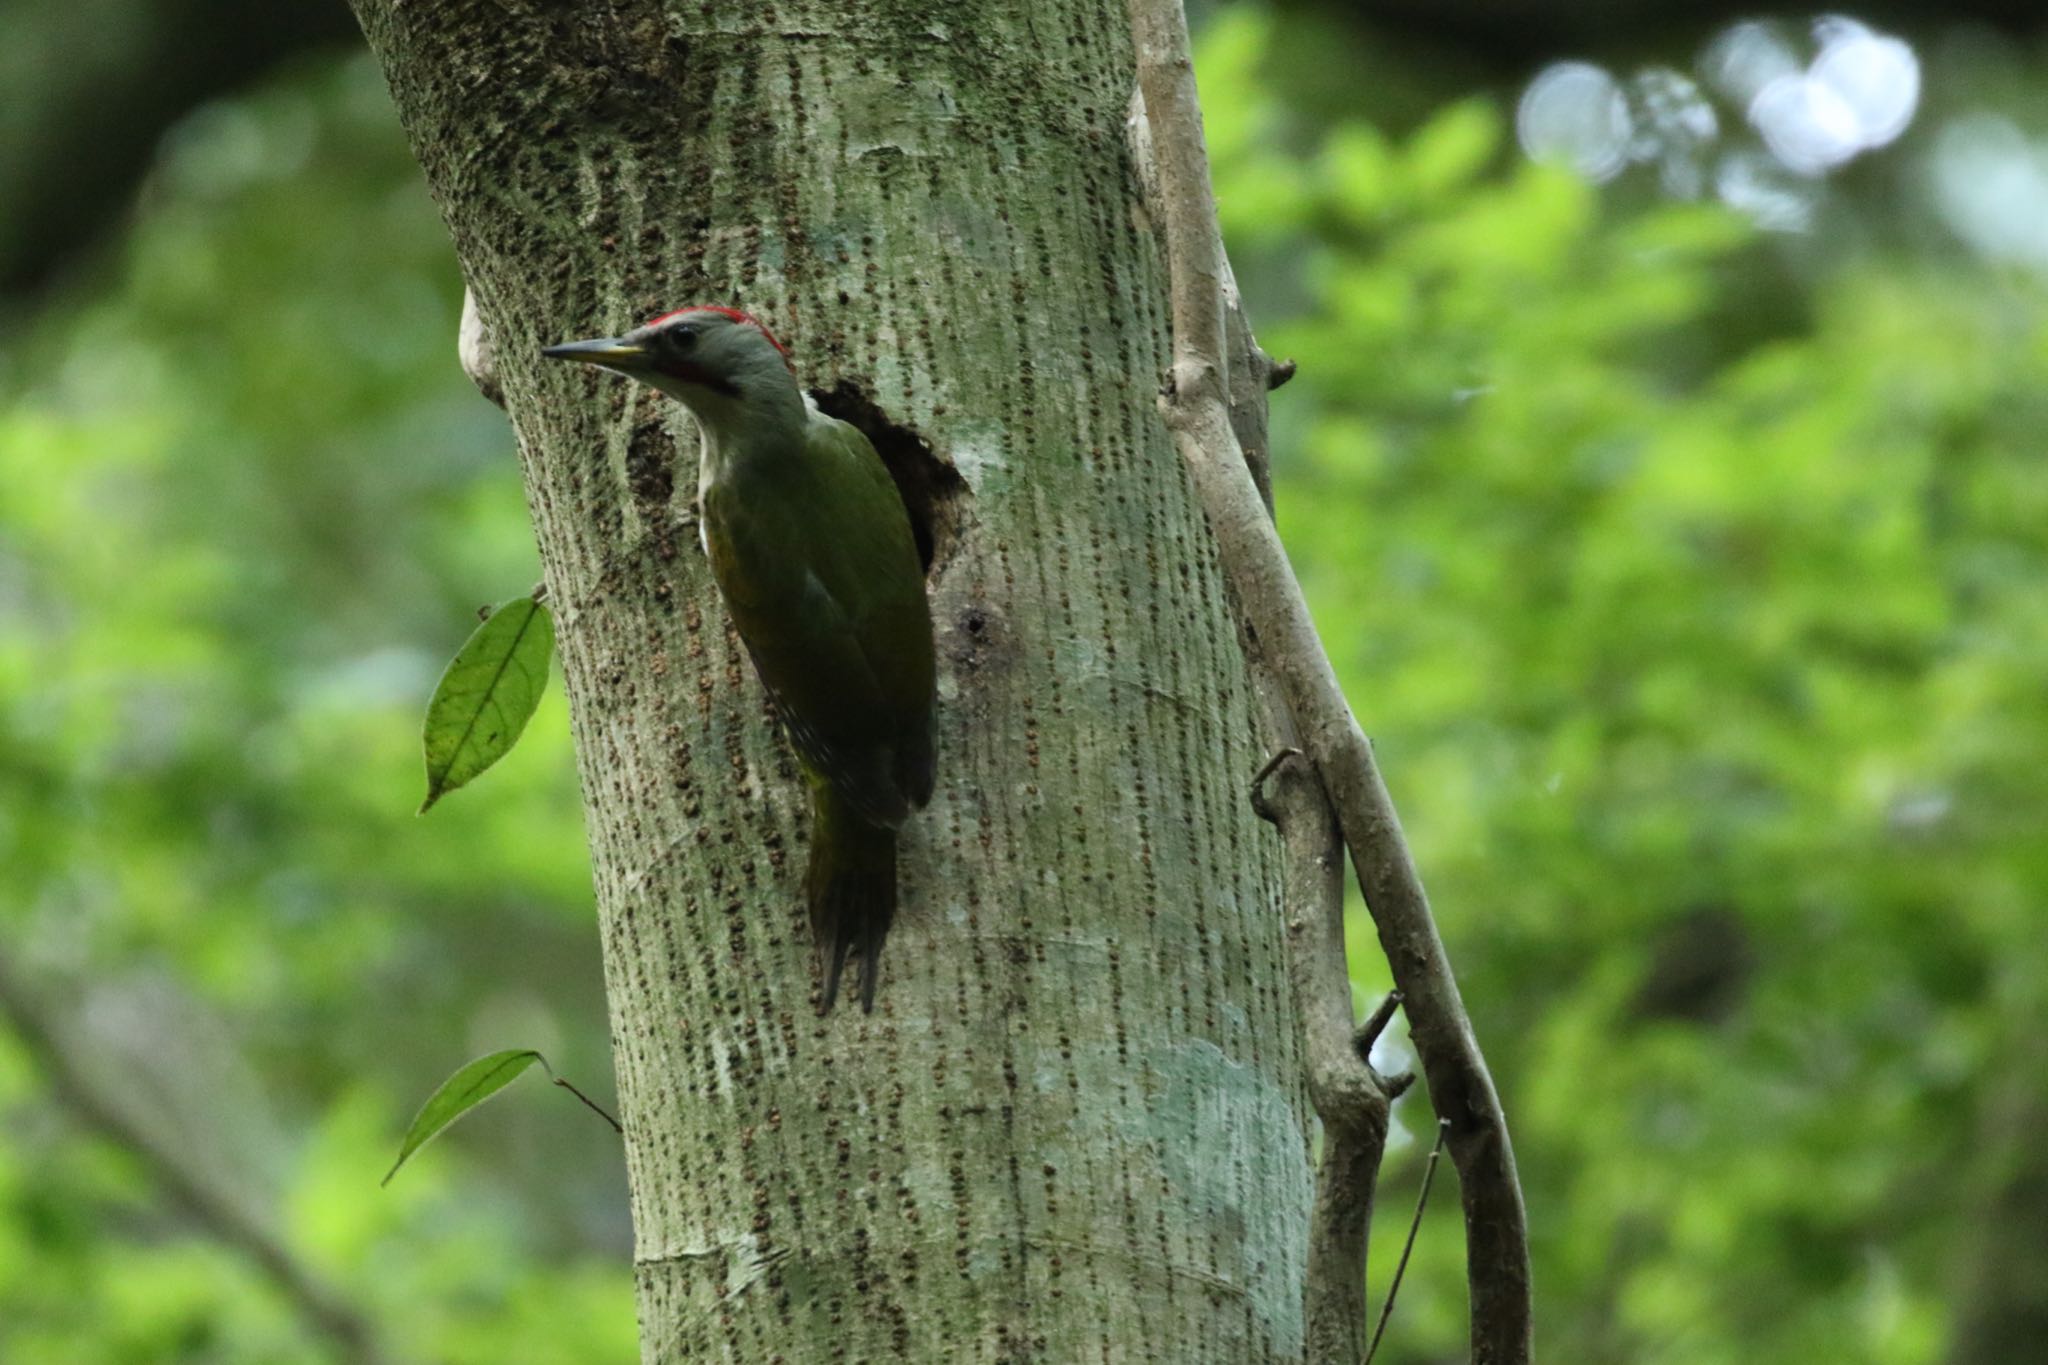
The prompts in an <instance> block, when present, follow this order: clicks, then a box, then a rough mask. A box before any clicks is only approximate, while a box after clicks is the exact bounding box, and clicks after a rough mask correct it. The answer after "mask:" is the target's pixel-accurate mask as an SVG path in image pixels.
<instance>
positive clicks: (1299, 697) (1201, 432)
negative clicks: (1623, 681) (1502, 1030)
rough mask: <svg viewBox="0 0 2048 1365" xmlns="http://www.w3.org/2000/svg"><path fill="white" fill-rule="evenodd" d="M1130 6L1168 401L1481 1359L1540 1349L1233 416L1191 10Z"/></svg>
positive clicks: (1518, 1204) (1424, 980)
mask: <svg viewBox="0 0 2048 1365" xmlns="http://www.w3.org/2000/svg"><path fill="white" fill-rule="evenodd" d="M1129 5H1130V12H1131V23H1132V33H1133V38H1134V42H1135V46H1136V50H1137V64H1138V82H1139V88H1140V91H1141V92H1142V94H1143V98H1144V107H1145V110H1146V114H1147V120H1146V121H1147V122H1148V124H1149V125H1150V127H1149V132H1150V139H1151V154H1152V158H1153V161H1154V163H1155V168H1156V172H1157V197H1156V216H1157V217H1158V218H1159V219H1160V220H1161V226H1162V230H1163V236H1164V239H1165V243H1166V251H1167V257H1168V262H1169V265H1170V268H1171V276H1172V295H1173V297H1172V312H1173V368H1172V373H1171V379H1170V382H1169V384H1168V386H1167V389H1166V391H1165V393H1164V394H1163V396H1162V400H1161V407H1162V409H1163V411H1164V414H1165V418H1166V422H1167V426H1168V427H1169V429H1170V430H1171V431H1172V433H1173V435H1174V439H1175V444H1176V445H1177V446H1178V447H1179V450H1180V453H1181V456H1182V458H1183V460H1184V461H1185V462H1186V464H1187V467H1188V469H1189V472H1190V474H1191V476H1192V478H1193V481H1194V484H1195V488H1196V492H1197V495H1198V496H1199V497H1200V498H1201V500H1202V503H1203V506H1204V508H1205V509H1206V511H1207V513H1208V518H1209V524H1210V529H1211V530H1212V532H1213V533H1214V535H1215V537H1216V543H1217V552H1218V556H1219V558H1220V559H1221V561H1222V563H1223V566H1224V569H1225V572H1226V573H1227V574H1228V576H1229V578H1230V581H1231V583H1232V586H1233V588H1234V590H1235V593H1236V597H1237V602H1238V605H1239V609H1240V611H1241V612H1243V613H1244V615H1245V616H1246V618H1247V619H1248V621H1249V622H1250V623H1251V624H1252V626H1253V628H1254V633H1255V635H1256V638H1257V640H1258V641H1259V644H1260V648H1261V651H1262V656H1263V659H1264V661H1265V664H1266V666H1267V667H1268V668H1270V670H1271V672H1272V675H1273V679H1274V682H1275V683H1276V685H1277V686H1278V688H1279V691H1280V693H1281V695H1282V696H1283V697H1284V699H1285V703H1286V709H1287V712H1288V714H1289V715H1290V716H1291V717H1292V720H1293V728H1294V731H1295V736H1294V737H1293V738H1292V742H1293V743H1296V744H1298V745H1299V747H1300V748H1301V749H1302V751H1303V752H1304V753H1305V754H1306V755H1307V756H1308V758H1309V759H1310V760H1311V762H1312V763H1313V764H1314V766H1315V769H1316V772H1317V773H1318V774H1319V775H1320V778H1321V785H1322V788H1323V790H1324V791H1325V792H1326V793H1327V794H1328V797H1329V799H1330V802H1331V804H1332V806H1334V808H1335V811H1336V814H1337V823H1338V827H1339V829H1340V830H1341V833H1342V836H1343V840H1344V843H1345V844H1346V845H1347V846H1348V847H1349V849H1350V851H1351V857H1352V862H1353V866H1354V867H1355V868H1356V870H1357V873H1358V879H1359V884H1360V887H1361V889H1362V890H1363V891H1364V893H1365V900H1366V905H1367V908H1368V909H1369V910H1370V911H1371V913H1372V916H1373V921H1374V924H1375V926H1376V928H1377V929H1378V931H1379V938H1380V946H1381V948H1382V950H1383V951H1384V952H1385V953H1386V955H1387V960H1388V963H1389V965H1390V966H1391V968H1392V970H1393V974H1394V981H1395V984H1396V985H1397V986H1398V987H1399V988H1400V990H1401V992H1402V994H1403V996H1404V997H1405V998H1406V1006H1405V1008H1406V1010H1407V1014H1408V1021H1409V1036H1410V1039H1411V1041H1412V1043H1413V1045H1414V1047H1415V1050H1416V1054H1417V1056H1418V1057H1419V1058H1420V1059H1421V1062H1422V1068H1423V1072H1424V1075H1425V1076H1426V1077H1427V1079H1428V1081H1429V1090H1430V1099H1431V1102H1432V1104H1433V1106H1434V1107H1435V1109H1436V1111H1437V1113H1438V1114H1439V1115H1440V1116H1442V1118H1443V1120H1444V1122H1445V1123H1446V1125H1447V1143H1448V1146H1449V1150H1450V1153H1451V1159H1452V1161H1453V1162H1454V1163H1455V1164H1456V1165H1457V1167H1458V1172H1459V1176H1460V1182H1459V1183H1460V1190H1461V1193H1462V1197H1463V1200H1464V1210H1465V1235H1466V1275H1467V1280H1468V1282H1469V1287H1470V1295H1471V1305H1472V1308H1471V1312H1472V1320H1471V1330H1472V1353H1473V1359H1474V1360H1475V1361H1476V1362H1479V1365H1497V1363H1504V1362H1521V1361H1526V1360H1528V1359H1529V1358H1530V1353H1531V1350H1532V1331H1531V1317H1530V1296H1529V1251H1528V1231H1527V1216H1526V1214H1525V1212H1524V1209H1523V1205H1522V1195H1521V1188H1520V1185H1519V1184H1518V1182H1517V1180H1516V1176H1515V1164H1514V1153H1513V1150H1512V1148H1511V1147H1510V1145H1509V1142H1508V1131H1507V1121H1506V1118H1505V1116H1504V1115H1503V1113H1502V1111H1501V1106H1500V1099H1499V1096H1498V1095H1497V1094H1496V1093H1495V1091H1494V1087H1493V1080H1492V1077H1491V1076H1490V1075H1489V1074H1488V1072H1487V1069H1486V1062H1485V1058H1484V1057H1483V1056H1482V1055H1481V1053H1480V1050H1479V1044H1478V1040H1477V1038H1476V1037H1475V1036H1474V1034H1473V1031H1472V1024H1471V1020H1470V1018H1469V1016H1467V1014H1466V1012H1465V1008H1464V1003H1463V1001H1462V1000H1461V999H1460V998H1459V995H1458V986H1457V981H1456V979H1455V978H1454V977H1453V975H1452V973H1451V968H1450V962H1449V960H1448V958H1447V956H1446V955H1445V953H1444V948H1443V943H1442V941H1441V940H1440V939H1439V937H1438V935H1437V931H1436V923H1435V920H1434V919H1433V918H1432V916H1431V914H1430V910H1429V901H1428V898H1427V896H1426V895H1425V894H1424V892H1423V888H1422V881H1421V878H1420V876H1419V875H1418V873H1417V871H1416V868H1415V862H1414V858H1413V857H1412V855H1411V854H1410V853H1409V850H1408V845H1407V840H1406V839H1405V837H1404V836H1403V835H1402V833H1401V824H1400V819H1399V817H1398V815H1397V814H1396V813H1395V810H1394V804H1393V800H1392V798H1391V797H1390V796H1389V794H1388V792H1387V788H1386V783H1385V781H1384V780H1383V779H1382V777H1381V776H1380V772H1379V767H1378V764H1377V762H1376V760H1375V759H1374V756H1373V752H1372V746H1371V744H1370V742H1369V741H1368V740H1367V739H1366V737H1365V733H1364V731H1362V730H1361V729H1360V728H1359V726H1358V721H1357V719H1356V717H1354V716H1353V715H1352V713H1351V709H1350V707H1349V705H1348V704H1347V703H1346V702H1345V700H1344V694H1343V691H1342V689H1341V688H1340V687H1339V686H1338V684H1337V677H1336V673H1335V671H1334V670H1333V669H1332V668H1331V666H1330V661H1329V656H1328V655H1327V654H1326V653H1325V652H1324V650H1323V647H1322V643H1321V640H1320V639H1319V638H1318V637H1317V635H1316V631H1315V626H1314V623H1313V622H1312V621H1311V619H1310V617H1309V613H1308V607H1307V604H1306V602H1305V601H1304V599H1303V597H1302V594H1301V585H1300V584H1299V583H1298V582H1297V581H1296V580H1295V577H1294V573H1293V570H1292V568H1291V567H1290V566H1289V565H1288V562H1287V556H1286V552H1285V550H1284V549H1283V547H1282V546H1281V544H1280V539H1279V536H1278V533H1277V532H1276V531H1275V530H1274V527H1273V523H1272V519H1271V517H1270V516H1269V515H1268V512H1267V506H1266V503H1265V500H1264V499H1263V498H1262V497H1261V494H1260V489H1259V487H1258V480H1257V479H1256V477H1255V476H1254V475H1253V474H1252V473H1251V471H1250V470H1249V469H1248V466H1247V464H1246V461H1245V456H1244V453H1243V451H1242V448H1241V445H1240V442H1239V440H1238V437H1237V434H1236V432H1235V430H1234V428H1233V426H1232V424H1231V420H1230V418H1231V411H1230V404H1231V400H1232V396H1233V395H1232V388H1231V386H1230V383H1229V379H1230V376H1229V375H1228V372H1227V369H1226V361H1225V357H1226V354H1227V352H1226V350H1225V341H1226V323H1225V299H1226V296H1227V293H1228V288H1227V285H1228V266H1227V264H1226V262H1225V259H1224V255H1223V244H1222V239H1221V234H1220V233H1219V231H1218V228H1217V224H1216V213H1215V201H1214V198H1213V196H1212V192H1211V189H1210V184H1209V169H1208V155H1207V152H1206V150H1205V148H1204V146H1203V140H1202V125H1201V111H1200V106H1199V104H1198V102H1197V99H1196V95H1195V82H1194V69H1193V64H1192V62H1191V60H1190V58H1189V55H1188V43H1187V24H1186V19H1185V17H1184V15H1183V14H1182V12H1181V6H1180V0H1129ZM1264 378H1265V376H1261V379H1262V380H1263V379H1264ZM1340 960H1341V959H1340ZM1347 1013H1348V1009H1347ZM1347 1024H1348V1020H1347ZM1347 1032H1348V1028H1347ZM1318 1198H1319V1203H1320V1192H1319V1196H1318Z"/></svg>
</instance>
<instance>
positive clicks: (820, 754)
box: [702, 412, 935, 1009]
mask: <svg viewBox="0 0 2048 1365" xmlns="http://www.w3.org/2000/svg"><path fill="white" fill-rule="evenodd" d="M809 417H810V420H809V421H808V422H806V423H804V424H803V426H802V427H801V428H799V430H800V431H801V432H802V437H801V439H800V440H797V441H792V442H789V443H788V444H787V447H786V448H783V449H769V448H764V447H762V446H759V445H756V446H754V447H752V448H750V449H749V451H748V453H747V457H746V458H744V459H738V460H732V461H729V462H722V464H723V467H721V468H718V469H716V470H715V472H712V473H711V474H709V475H708V476H707V480H706V482H705V484H704V486H703V489H702V495H703V516H704V547H705V551H706V553H707V554H708V555H709V556H710V560H711V572H712V576H713V577H714V579H716V581H717V583H718V588H719V592H720V594H721V595H722V596H723V597H724V599H725V604H726V608H727V610H728V611H729V612H731V614H732V618H733V622H734V624H735V625H736V626H737V627H738V628H739V634H740V639H741V640H742V641H744V642H745V644H746V646H747V651H748V653H749V654H751V655H752V656H753V660H754V667H755V669H756V670H757V671H758V672H759V673H760V676H761V681H762V683H763V684H765V685H766V687H767V690H768V692H769V694H770V695H771V696H772V697H773V699H774V702H775V707H776V710H777V712H778V714H779V715H780V717H781V719H782V722H783V725H784V727H785V728H786V729H787V731H788V733H789V738H790V743H791V744H792V746H793V747H794V748H795V749H796V752H797V756H798V758H799V759H800V760H801V761H802V763H803V766H804V768H805V770H806V772H807V773H809V774H810V776H811V779H812V781H811V791H812V813H813V820H812V854H811V858H812V864H811V871H810V875H809V876H808V877H807V879H806V891H807V899H808V900H809V902H810V909H811V918H812V923H813V926H814V928H815V929H816V931H817V933H818V936H819V942H820V947H821V948H822V949H823V950H824V951H825V952H826V953H827V954H828V955H829V961H828V965H827V971H826V987H825V1003H826V1008H828V1009H829V1008H830V1007H831V1003H832V1000H833V998H834V996H835V995H836V994H837V991H838V984H839V975H840V972H841V970H842V969H843V967H844V966H845V963H846V960H847V957H848V956H849V954H854V955H858V956H859V957H860V959H861V968H860V987H861V998H862V1002H863V1004H865V1005H868V1006H870V1007H871V1006H872V1003H873V999H874V989H875V970H876V965H877V959H878V957H879V954H880V950H881V945H882V940H883V938H884V937H885V936H886V935H887V933H888V930H889V925H890V923H891V921H892V920H893V918H894V915H895V847H896V835H895V831H896V828H897V826H899V825H901V824H902V823H903V821H904V820H905V819H906V818H907V817H908V816H909V815H910V813H911V812H912V811H913V810H915V809H917V808H918V807H920V806H922V805H924V803H925V802H926V801H928V800H929V799H930V798H931V793H932V779H933V755H932V715H933V706H934V676H935V673H934V665H933V657H932V626H931V613H930V608H929V607H928V605H927V604H926V600H925V592H924V572H923V567H922V566H921V565H920V563H919V562H918V555H917V545H916V542H915V540H914V539H913V538H912V535H911V529H910V518H909V515H908V513H906V512H905V510H904V506H903V500H902V498H901V497H900V496H899V495H898V493H897V491H896V486H895V484H894V483H893V482H892V481H891V480H890V478H889V473H888V470H887V469H885V468H884V467H883V465H882V461H881V457H880V456H878V455H877V454H876V453H875V450H874V447H873V446H871V445H870V444H869V443H868V440H867V438H866V437H865V436H863V435H861V433H860V432H859V431H858V430H856V429H855V428H853V427H851V426H849V425H847V424H846V423H844V422H840V421H837V420H835V419H833V418H830V417H826V416H823V415H822V414H817V413H815V412H813V413H811V414H809Z"/></svg>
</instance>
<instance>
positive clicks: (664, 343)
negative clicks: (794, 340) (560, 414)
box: [541, 304, 802, 423]
mask: <svg viewBox="0 0 2048 1365" xmlns="http://www.w3.org/2000/svg"><path fill="white" fill-rule="evenodd" d="M541 354H542V355H545V356H551V357H553V358H554V359H556V360H580V361H582V362H584V363H585V364H587V365H602V366H603V367H604V368H605V369H608V370H616V371H618V372H619V373H620V374H623V375H629V376H631V377H632V378H634V379H637V380H639V381H640V382H641V383H643V384H648V385H652V386H653V387H654V388H657V389H660V390H661V391H662V392H663V393H665V394H667V395H669V396H670V397H671V398H676V399H680V400H681V401H682V402H684V403H686V404H688V405H689V407H690V410H691V411H692V412H694V413H696V414H697V416H698V417H699V418H700V419H704V420H707V421H710V422H713V423H721V422H722V421H724V420H728V419H731V418H732V417H734V416H736V415H738V414H740V413H743V412H745V411H747V410H750V409H762V408H769V407H779V406H783V405H784V404H786V403H787V402H788V401H789V400H790V399H795V400H796V401H797V402H799V403H801V401H802V399H801V394H800V393H799V391H798V389H797V386H796V376H795V374H794V373H793V372H792V371H791V369H790V366H789V355H788V353H787V352H786V351H784V350H783V349H782V343H781V342H779V341H777V340H776V339H775V338H774V337H773V336H772V335H770V334H769V331H768V329H767V328H766V327H763V326H762V325H761V324H760V323H758V322H756V321H755V320H754V319H753V318H750V317H748V316H747V315H746V314H745V313H742V312H740V311H739V310H738V309H737V308H723V307H720V306H718V305H716V304H700V305H698V306H696V307H694V308H681V309H677V310H676V311H675V312H673V313H663V314H662V315H661V316H660V317H658V318H656V319H655V320H654V321H652V322H650V323H648V324H647V325H646V326H644V327H636V328H634V329H633V330H632V331H630V332H628V333H626V334H625V335H624V336H619V337H599V338H597V339H596V340H593V341H570V342H564V343H563V344H562V345H560V346H546V347H543V348H542V349H541Z"/></svg>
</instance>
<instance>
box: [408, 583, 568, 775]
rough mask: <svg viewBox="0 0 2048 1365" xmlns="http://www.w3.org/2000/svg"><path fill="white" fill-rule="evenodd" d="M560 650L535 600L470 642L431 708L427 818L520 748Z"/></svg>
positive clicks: (504, 610)
mask: <svg viewBox="0 0 2048 1365" xmlns="http://www.w3.org/2000/svg"><path fill="white" fill-rule="evenodd" d="M554 649H555V623H554V621H553V620H552V619H551V618H550V617H549V616H548V610H547V608H546V607H543V606H542V605H541V604H540V603H538V602H536V601H534V600H533V599H532V598H531V597H515V598H513V599H512V600H511V601H510V602H507V603H505V604H504V605H503V606H501V607H499V608H497V609H496V610H495V611H493V612H492V613H491V614H490V616H489V617H488V618H486V619H485V621H484V623H483V624H482V625H480V626H478V627H477V628H476V633H475V634H473V635H471V636H470V637H469V639H468V640H467V641H466V642H464V644H463V646H462V649H461V650H460V651H459V652H458V653H457V654H456V656H455V658H454V659H453V660H452V661H451V662H450V663H449V665H448V670H447V671H446V672H445V673H443V674H442V675H441V681H440V682H439V683H437V684H436V685H435V687H434V699H433V700H432V701H430V702H428V703H427V721H426V726H425V728H424V730H423V732H422V734H421V740H422V743H423V745H424V747H425V749H426V756H427V799H426V800H424V801H422V802H421V803H420V814H422V815H424V814H426V813H427V810H428V808H429V807H431V806H432V805H433V804H434V803H435V802H436V801H439V800H440V799H441V798H442V797H443V796H445V795H447V794H448V793H449V792H452V791H454V790H455V789H456V788H457V787H460V786H462V785H464V784H465V783H467V782H469V781H470V780H472V779H473V778H475V777H476V776H477V775H478V774H479V773H481V772H483V771H484V769H486V768H488V767H490V766H491V765H492V764H493V763H496V762H497V761H498V760H499V759H501V758H503V757H504V756H505V755H506V753H507V752H508V751H509V750H510V749H511V748H512V745H513V743H514V742H515V741H517V740H518V738H519V735H520V732H521V731H523V730H525V729H526V722H527V721H528V720H529V719H530V718H531V717H532V715H533V710H534V708H535V707H536V706H538V705H540V694H541V692H542V691H543V690H544V689H545V688H546V687H547V683H548V660H549V658H550V657H552V656H553V654H554Z"/></svg>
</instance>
